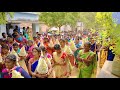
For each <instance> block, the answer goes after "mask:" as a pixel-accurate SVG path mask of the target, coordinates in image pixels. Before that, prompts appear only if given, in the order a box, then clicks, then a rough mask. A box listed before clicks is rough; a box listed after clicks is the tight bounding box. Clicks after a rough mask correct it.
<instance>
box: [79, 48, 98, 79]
mask: <svg viewBox="0 0 120 90" xmlns="http://www.w3.org/2000/svg"><path fill="white" fill-rule="evenodd" d="M94 54H95V53H94V52H92V51H90V52H87V53H84V52H83V50H80V51H79V55H80V58H83V59H86V58H87V57H88V56H93V55H94ZM78 64H79V65H78V67H79V76H78V78H95V77H96V70H97V60H96V55H95V57H94V58H93V60H92V62H91V63H90V65H89V66H87V65H86V64H85V63H84V62H80V61H79V62H78Z"/></svg>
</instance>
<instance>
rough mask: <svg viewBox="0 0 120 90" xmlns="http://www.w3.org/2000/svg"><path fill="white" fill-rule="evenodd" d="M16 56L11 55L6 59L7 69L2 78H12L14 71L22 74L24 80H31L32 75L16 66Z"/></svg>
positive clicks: (4, 70) (3, 71)
mask: <svg viewBox="0 0 120 90" xmlns="http://www.w3.org/2000/svg"><path fill="white" fill-rule="evenodd" d="M16 60H17V58H16V56H15V55H13V54H9V55H8V56H7V57H6V59H5V66H6V68H5V69H3V70H2V78H12V71H13V70H16V71H17V72H20V73H21V75H22V76H23V77H24V78H31V77H30V75H29V74H28V73H27V72H26V71H25V70H24V69H23V68H21V67H19V66H17V65H16Z"/></svg>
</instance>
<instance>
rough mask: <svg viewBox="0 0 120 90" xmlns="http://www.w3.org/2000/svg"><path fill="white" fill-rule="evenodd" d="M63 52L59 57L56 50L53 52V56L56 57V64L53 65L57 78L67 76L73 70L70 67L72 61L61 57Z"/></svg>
mask: <svg viewBox="0 0 120 90" xmlns="http://www.w3.org/2000/svg"><path fill="white" fill-rule="evenodd" d="M62 54H63V53H61V55H60V56H59V57H58V56H57V53H56V52H54V53H53V58H54V62H55V64H54V66H53V70H54V71H55V76H56V77H57V78H67V74H68V73H70V72H71V69H70V62H69V60H68V61H67V60H65V62H64V60H63V59H62V58H61V56H62Z"/></svg>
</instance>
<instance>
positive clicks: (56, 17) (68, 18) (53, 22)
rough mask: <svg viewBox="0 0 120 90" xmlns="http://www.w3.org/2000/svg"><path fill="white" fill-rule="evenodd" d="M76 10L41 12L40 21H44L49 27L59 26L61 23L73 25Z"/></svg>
mask: <svg viewBox="0 0 120 90" xmlns="http://www.w3.org/2000/svg"><path fill="white" fill-rule="evenodd" d="M78 16H79V15H78V13H77V12H41V13H40V21H42V22H44V23H45V24H46V25H48V26H49V27H53V26H55V27H59V29H60V27H61V26H63V25H67V24H69V25H71V26H74V25H75V24H76V22H77V19H78Z"/></svg>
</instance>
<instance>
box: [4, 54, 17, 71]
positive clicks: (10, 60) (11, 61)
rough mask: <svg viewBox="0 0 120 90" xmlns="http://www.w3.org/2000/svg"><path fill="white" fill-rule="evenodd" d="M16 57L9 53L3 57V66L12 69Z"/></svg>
mask: <svg viewBox="0 0 120 90" xmlns="http://www.w3.org/2000/svg"><path fill="white" fill-rule="evenodd" d="M16 59H17V57H16V56H15V55H14V54H9V55H8V56H7V57H6V59H5V66H6V68H7V69H12V68H13V67H14V66H15V65H16Z"/></svg>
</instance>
